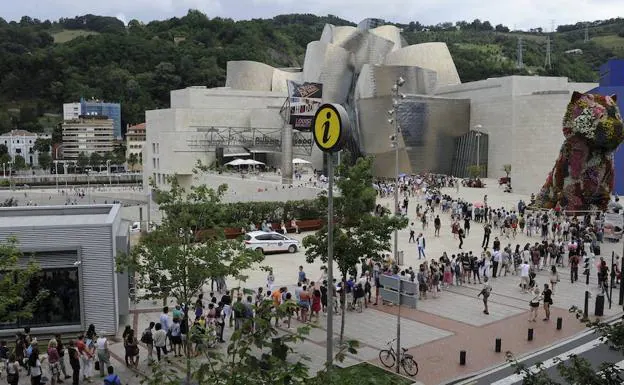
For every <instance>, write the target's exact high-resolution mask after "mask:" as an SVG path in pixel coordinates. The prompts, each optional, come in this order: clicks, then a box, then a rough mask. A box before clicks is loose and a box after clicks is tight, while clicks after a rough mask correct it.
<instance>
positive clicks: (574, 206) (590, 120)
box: [535, 92, 624, 211]
mask: <svg viewBox="0 0 624 385" xmlns="http://www.w3.org/2000/svg"><path fill="white" fill-rule="evenodd" d="M563 135H564V136H565V141H564V143H563V146H561V152H560V154H559V158H558V159H557V162H556V163H555V167H554V168H553V170H552V171H551V172H550V174H549V175H548V178H547V179H546V183H545V184H544V186H543V187H542V189H541V191H540V192H539V194H538V196H537V197H536V202H535V203H536V206H537V207H542V208H547V209H552V208H554V209H558V210H567V211H576V210H592V209H598V210H605V209H606V208H607V204H608V203H609V199H610V196H611V191H613V178H614V172H613V152H614V151H615V150H616V149H617V148H618V146H619V145H620V143H622V141H623V140H624V127H623V123H622V116H621V115H620V111H619V110H618V107H617V104H616V98H615V96H601V95H594V94H582V93H579V92H574V94H573V95H572V99H571V100H570V103H569V104H568V108H567V110H566V113H565V116H564V118H563Z"/></svg>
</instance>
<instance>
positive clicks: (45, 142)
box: [33, 138, 52, 152]
mask: <svg viewBox="0 0 624 385" xmlns="http://www.w3.org/2000/svg"><path fill="white" fill-rule="evenodd" d="M51 145H52V139H46V138H37V139H36V140H35V145H34V146H33V150H35V151H37V152H50V146H51Z"/></svg>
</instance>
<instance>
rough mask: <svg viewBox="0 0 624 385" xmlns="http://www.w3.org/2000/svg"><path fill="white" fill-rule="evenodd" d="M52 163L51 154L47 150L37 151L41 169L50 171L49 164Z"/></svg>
mask: <svg viewBox="0 0 624 385" xmlns="http://www.w3.org/2000/svg"><path fill="white" fill-rule="evenodd" d="M51 165H52V156H51V155H50V153H49V152H40V153H39V167H41V169H43V170H47V171H50V166H51Z"/></svg>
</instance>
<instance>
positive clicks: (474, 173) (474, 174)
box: [467, 164, 483, 178]
mask: <svg viewBox="0 0 624 385" xmlns="http://www.w3.org/2000/svg"><path fill="white" fill-rule="evenodd" d="M467 171H468V176H470V177H471V178H478V177H480V176H481V172H482V171H483V166H477V165H476V164H473V165H472V166H468V170H467Z"/></svg>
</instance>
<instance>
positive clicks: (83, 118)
mask: <svg viewBox="0 0 624 385" xmlns="http://www.w3.org/2000/svg"><path fill="white" fill-rule="evenodd" d="M113 127H114V122H113V120H112V119H109V118H108V117H107V116H101V115H80V116H79V117H78V118H77V119H72V120H66V121H65V122H63V155H64V158H65V159H68V160H72V159H74V160H75V159H77V158H78V155H79V154H80V153H81V152H84V153H85V155H87V156H91V154H93V153H98V154H100V155H102V156H103V155H104V154H106V153H107V152H111V151H113V147H114V136H113Z"/></svg>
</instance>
